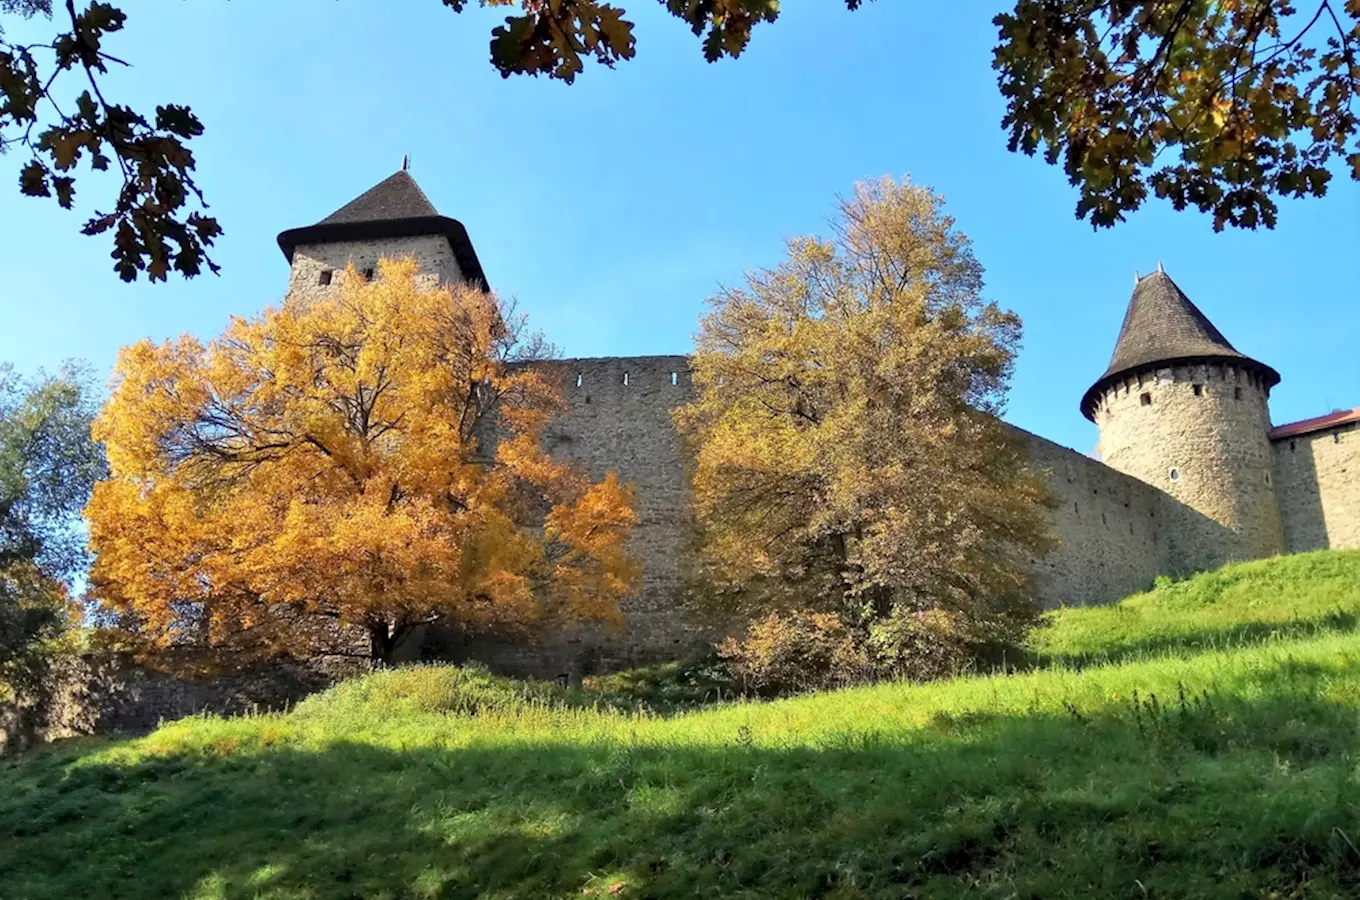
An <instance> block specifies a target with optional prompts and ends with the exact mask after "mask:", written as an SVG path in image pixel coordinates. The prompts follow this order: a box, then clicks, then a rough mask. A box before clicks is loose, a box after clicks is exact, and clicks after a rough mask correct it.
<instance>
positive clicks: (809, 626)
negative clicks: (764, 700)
mask: <svg viewBox="0 0 1360 900" xmlns="http://www.w3.org/2000/svg"><path fill="white" fill-rule="evenodd" d="M971 650H972V647H971V645H970V643H969V641H968V639H967V636H966V635H965V633H964V631H963V629H962V627H961V624H960V621H959V617H958V616H957V615H954V614H950V613H947V612H944V611H942V610H928V611H914V610H907V609H904V608H902V607H896V608H894V609H893V611H892V612H891V613H890V614H889V615H888V616H885V617H883V618H880V619H876V620H873V621H871V622H870V623H869V624H868V625H865V626H857V625H854V624H851V623H850V622H847V621H846V619H845V618H843V617H842V616H839V615H837V614H835V613H814V612H807V611H794V612H790V613H784V614H780V613H770V614H769V615H767V616H766V617H765V618H763V619H760V620H759V621H757V622H754V623H752V624H751V625H750V626H749V627H748V628H747V630H746V634H745V635H743V636H742V637H741V638H731V639H729V640H727V641H726V642H724V643H723V645H722V647H721V648H720V650H719V652H720V654H721V656H722V658H723V659H725V660H726V661H727V662H728V663H729V664H730V665H731V666H732V669H733V670H734V672H735V673H736V674H737V675H738V676H739V677H740V678H741V680H742V682H743V683H744V684H745V686H746V688H747V689H748V690H752V691H755V692H756V693H759V694H763V695H777V694H786V693H796V692H799V691H806V690H826V689H830V688H837V687H844V686H846V685H850V684H857V683H862V682H869V681H880V680H886V679H898V680H905V681H931V680H934V679H938V678H949V677H951V676H954V675H957V674H958V673H959V672H960V671H962V670H963V668H964V667H965V666H966V665H967V663H968V661H969V659H970V657H971Z"/></svg>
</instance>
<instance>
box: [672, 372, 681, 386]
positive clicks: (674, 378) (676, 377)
mask: <svg viewBox="0 0 1360 900" xmlns="http://www.w3.org/2000/svg"><path fill="white" fill-rule="evenodd" d="M679 383H680V373H679V372H672V373H671V387H675V386H676V385H677V384H679Z"/></svg>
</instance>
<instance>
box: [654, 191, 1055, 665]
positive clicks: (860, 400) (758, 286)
mask: <svg viewBox="0 0 1360 900" xmlns="http://www.w3.org/2000/svg"><path fill="white" fill-rule="evenodd" d="M710 303H711V306H712V310H711V311H710V312H709V313H708V314H707V315H706V316H705V317H704V319H703V321H702V324H701V327H700V331H699V335H698V337H697V339H696V348H695V354H694V358H693V371H694V385H695V392H696V397H695V400H694V401H693V403H692V404H690V405H689V406H686V407H683V408H682V409H681V410H679V411H678V412H677V417H676V420H677V424H678V425H679V427H680V429H681V430H682V432H683V433H684V434H685V435H686V436H687V438H688V439H689V440H690V441H691V442H692V444H693V446H694V449H695V452H696V467H695V473H694V489H695V498H696V499H695V507H696V513H697V518H698V522H699V528H700V533H701V544H702V564H703V574H704V576H705V579H706V580H707V581H708V582H709V583H710V584H712V585H713V586H714V587H716V588H717V589H718V591H719V592H720V596H721V597H722V602H723V604H724V606H726V607H729V608H731V609H734V610H736V611H738V612H741V613H744V614H748V615H749V614H759V613H762V612H768V611H770V610H775V611H776V612H780V611H785V610H797V611H800V612H801V611H807V610H812V611H814V612H818V613H835V614H837V615H839V616H841V617H842V618H843V619H845V620H848V621H850V622H852V623H856V624H863V625H866V626H872V625H887V624H888V623H889V622H891V621H893V620H901V619H902V617H903V616H904V615H905V616H910V617H917V618H919V617H925V616H931V617H932V620H931V621H932V623H937V622H938V619H939V617H940V616H943V617H945V618H946V619H948V620H949V621H950V622H951V623H952V625H953V626H954V628H955V630H956V632H957V633H958V634H959V635H960V636H961V637H962V638H963V639H965V640H967V641H968V642H990V641H994V640H1008V639H1012V638H1014V637H1015V636H1016V635H1017V634H1018V633H1019V632H1020V631H1021V630H1023V628H1024V627H1025V626H1026V624H1027V623H1028V622H1029V621H1030V619H1031V618H1032V615H1033V612H1034V604H1033V599H1032V597H1031V593H1030V578H1029V575H1028V564H1029V562H1030V560H1031V559H1032V558H1033V557H1034V556H1035V555H1037V554H1039V553H1042V552H1043V551H1044V550H1045V549H1046V548H1047V547H1048V546H1050V542H1049V537H1048V534H1047V529H1046V524H1045V522H1044V519H1043V515H1042V506H1043V503H1044V501H1045V497H1046V494H1045V489H1044V486H1043V483H1042V481H1041V480H1040V479H1039V478H1038V477H1036V476H1034V475H1032V474H1030V473H1029V472H1028V471H1027V470H1026V466H1025V459H1024V453H1023V447H1022V445H1021V444H1020V442H1019V441H1018V439H1017V438H1016V437H1015V436H1014V433H1013V432H1011V431H1010V430H1009V429H1008V428H1007V427H1006V426H1005V425H1003V424H1002V423H1001V421H1000V420H999V419H998V418H997V415H998V414H999V413H1000V412H1001V410H1002V408H1003V405H1004V401H1005V392H1006V385H1007V382H1008V379H1009V377H1010V374H1011V369H1012V364H1013V359H1014V353H1015V348H1016V346H1017V345H1018V342H1019V339H1020V320H1019V319H1018V318H1017V317H1016V316H1015V315H1014V314H1013V313H1010V312H1007V311H1005V310H1003V309H1001V308H999V307H998V306H997V305H996V304H994V303H989V302H986V301H984V300H983V298H982V267H981V265H980V264H979V263H978V261H977V259H976V258H975V257H974V256H973V252H972V249H971V246H970V244H969V242H968V239H967V238H966V237H964V236H963V235H962V234H960V233H959V232H958V231H957V230H956V229H955V228H954V223H953V221H952V220H951V219H950V218H949V217H947V216H946V215H944V213H943V211H942V209H941V199H940V198H939V197H938V196H937V195H935V194H934V193H932V192H931V191H930V190H928V189H925V188H921V187H916V186H913V185H911V184H909V183H902V184H898V183H894V182H893V181H891V180H887V179H885V180H883V181H881V182H878V183H876V184H861V185H859V186H857V187H856V189H855V192H854V195H853V196H852V197H850V198H849V199H848V200H845V201H843V202H842V204H841V207H840V216H839V218H838V219H837V220H836V222H835V223H834V234H833V236H832V237H831V238H830V239H829V240H819V239H815V238H802V239H798V240H794V241H791V242H790V243H789V246H788V256H787V258H786V259H785V261H784V262H783V263H781V264H780V265H779V266H778V267H777V268H776V269H774V270H771V271H762V272H758V273H756V274H754V275H752V276H750V277H749V279H748V283H747V286H746V287H745V289H742V290H727V291H724V292H722V293H720V294H719V295H717V296H716V297H714V298H713V299H712V300H711V301H710ZM817 630H819V631H826V630H827V629H826V628H825V627H824V626H822V625H818V626H817ZM833 630H834V629H833ZM799 639H800V640H801V639H803V638H799ZM838 640H839V638H838ZM833 655H834V654H833ZM888 655H889V656H890V655H891V653H890V652H889V653H888Z"/></svg>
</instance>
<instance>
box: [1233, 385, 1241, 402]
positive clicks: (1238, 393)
mask: <svg viewBox="0 0 1360 900" xmlns="http://www.w3.org/2000/svg"><path fill="white" fill-rule="evenodd" d="M1233 399H1234V400H1241V399H1242V389H1241V388H1240V387H1235V388H1233Z"/></svg>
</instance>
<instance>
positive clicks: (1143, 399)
mask: <svg viewBox="0 0 1360 900" xmlns="http://www.w3.org/2000/svg"><path fill="white" fill-rule="evenodd" d="M1138 402H1139V403H1141V404H1143V405H1144V406H1151V405H1152V395H1151V394H1143V395H1142V396H1140V397H1139V398H1138Z"/></svg>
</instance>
